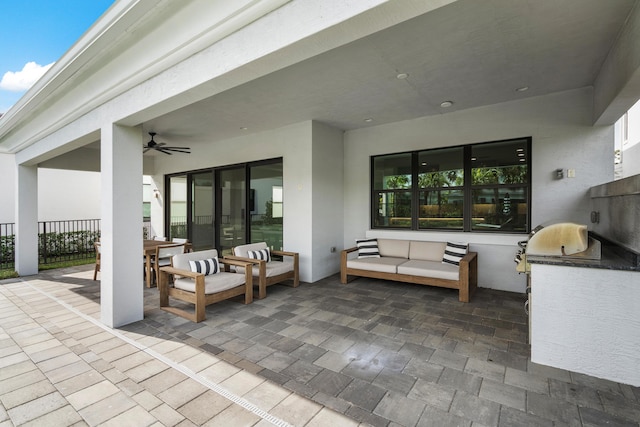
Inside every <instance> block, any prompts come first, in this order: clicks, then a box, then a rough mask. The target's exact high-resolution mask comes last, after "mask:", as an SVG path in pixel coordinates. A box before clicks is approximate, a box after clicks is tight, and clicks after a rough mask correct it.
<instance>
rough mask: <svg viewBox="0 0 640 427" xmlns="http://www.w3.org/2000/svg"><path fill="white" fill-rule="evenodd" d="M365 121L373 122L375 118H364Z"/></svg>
mask: <svg viewBox="0 0 640 427" xmlns="http://www.w3.org/2000/svg"><path fill="white" fill-rule="evenodd" d="M364 121H365V122H367V123H371V122H372V121H373V119H372V118H371V117H369V118H366V119H364Z"/></svg>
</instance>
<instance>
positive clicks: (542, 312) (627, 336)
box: [527, 242, 640, 387]
mask: <svg viewBox="0 0 640 427" xmlns="http://www.w3.org/2000/svg"><path fill="white" fill-rule="evenodd" d="M601 249H602V251H601V255H602V256H601V259H600V260H587V259H578V260H576V259H567V258H561V257H544V256H541V257H538V256H535V257H534V256H528V257H527V261H528V262H529V264H530V267H531V272H530V280H531V294H530V300H529V312H530V319H529V321H530V327H531V337H530V343H531V361H532V362H535V363H540V364H542V365H547V366H553V367H556V368H560V369H567V370H570V371H574V372H580V373H583V374H587V375H592V376H595V377H598V378H604V379H608V380H612V381H618V382H621V383H624V384H630V385H633V386H636V387H638V386H640V370H638V368H637V367H638V366H639V365H640V352H638V348H640V332H638V331H640V317H639V316H638V315H637V309H638V307H640V266H639V265H638V253H636V252H634V251H629V250H626V249H624V248H622V247H620V246H617V245H609V244H604V242H603V244H602V247H601Z"/></svg>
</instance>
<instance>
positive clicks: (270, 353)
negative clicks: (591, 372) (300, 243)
mask: <svg viewBox="0 0 640 427" xmlns="http://www.w3.org/2000/svg"><path fill="white" fill-rule="evenodd" d="M91 276H92V270H91V269H90V268H88V267H75V268H70V269H65V270H52V271H50V272H48V273H46V274H40V275H38V276H33V277H30V278H27V279H12V280H8V281H4V282H3V283H2V286H0V305H1V306H2V315H1V316H2V328H3V331H2V334H3V335H2V338H3V339H2V345H3V355H4V356H3V357H1V358H0V363H1V364H2V370H1V371H0V372H1V373H2V378H1V379H2V382H3V384H4V385H5V387H3V391H2V393H1V394H0V402H2V404H3V406H4V411H3V412H2V413H3V414H5V415H4V419H9V418H10V419H11V420H12V421H13V422H14V423H16V424H18V422H16V421H24V422H26V421H34V420H35V421H36V422H37V421H42V422H44V421H45V420H65V422H68V423H69V422H71V421H73V422H75V421H81V420H84V421H85V422H88V423H89V424H100V423H103V422H104V423H112V424H113V423H117V422H118V420H126V419H131V418H130V417H135V419H136V420H139V421H140V422H143V421H144V423H146V424H152V423H153V422H154V421H159V422H161V423H163V424H165V425H173V424H178V423H180V422H181V421H182V422H184V421H190V422H192V423H194V424H196V425H201V424H206V423H207V422H208V423H211V424H215V425H220V424H219V423H223V424H226V425H254V424H256V423H257V425H267V424H274V425H296V426H303V425H309V426H320V425H341V426H342V425H344V426H348V425H357V424H358V423H364V424H367V425H375V426H387V425H402V426H443V425H464V426H470V425H471V424H472V423H474V424H476V423H477V424H481V425H487V426H513V425H528V426H538V425H539V426H551V425H557V424H561V425H565V424H566V425H583V426H592V425H605V424H606V425H638V424H637V420H638V419H639V418H640V401H639V400H640V390H639V389H638V388H636V387H631V386H628V385H623V384H618V383H615V382H611V381H605V380H600V379H597V378H594V377H590V376H587V375H583V374H578V373H575V372H569V371H565V370H560V369H554V368H549V367H545V366H542V365H538V364H535V363H532V362H531V360H530V358H529V348H528V345H527V343H526V337H527V323H526V317H525V315H524V314H523V313H522V309H521V304H522V297H520V296H518V295H516V294H513V293H509V292H502V291H496V290H490V289H480V290H478V293H477V295H476V298H475V299H474V300H473V301H472V302H471V303H469V304H463V303H459V302H458V301H457V297H456V295H454V294H455V292H453V291H450V290H444V289H435V288H424V287H421V286H414V285H409V284H402V283H390V282H383V281H377V280H373V279H372V280H367V279H358V280H356V281H353V282H351V283H350V284H348V285H341V284H340V283H339V278H338V277H337V276H331V277H328V278H326V279H323V280H322V281H320V282H318V283H315V284H313V285H309V284H302V285H301V286H300V287H298V288H295V289H292V288H290V287H287V286H274V287H272V288H270V289H272V292H271V294H270V296H269V297H268V298H266V299H264V300H260V301H256V302H254V303H253V304H250V305H243V304H241V303H238V302H234V301H228V302H223V303H218V304H215V305H213V306H209V307H208V308H207V320H205V321H204V322H202V323H199V324H196V323H192V322H189V321H186V320H184V319H182V318H179V317H176V316H173V315H171V314H169V313H166V312H163V311H161V310H160V309H159V307H158V292H157V289H154V288H152V289H147V288H144V293H145V296H144V301H145V311H144V320H141V321H139V322H135V323H132V324H130V325H127V326H125V327H123V328H119V329H111V328H106V327H104V326H103V325H102V324H101V323H100V322H99V317H100V289H99V285H98V284H97V283H96V282H94V281H93V280H91ZM139 286H140V287H141V288H143V283H142V282H141V283H139ZM34 408H35V409H34ZM42 408H45V409H42ZM2 416H3V415H2V414H1V413H0V418H1V417H2ZM40 417H43V418H40ZM230 420H233V422H231V421H230ZM0 421H2V419H0ZM60 422H62V421H60Z"/></svg>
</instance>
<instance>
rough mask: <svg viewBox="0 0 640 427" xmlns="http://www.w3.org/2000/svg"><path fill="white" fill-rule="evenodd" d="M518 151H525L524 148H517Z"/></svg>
mask: <svg viewBox="0 0 640 427" xmlns="http://www.w3.org/2000/svg"><path fill="white" fill-rule="evenodd" d="M516 151H524V148H516Z"/></svg>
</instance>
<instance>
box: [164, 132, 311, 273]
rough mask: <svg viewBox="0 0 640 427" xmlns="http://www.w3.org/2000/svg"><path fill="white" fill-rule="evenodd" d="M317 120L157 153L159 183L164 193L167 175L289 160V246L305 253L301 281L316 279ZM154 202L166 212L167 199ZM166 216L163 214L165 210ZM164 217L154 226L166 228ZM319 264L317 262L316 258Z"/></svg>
mask: <svg viewBox="0 0 640 427" xmlns="http://www.w3.org/2000/svg"><path fill="white" fill-rule="evenodd" d="M312 125H313V124H312V122H310V121H308V122H303V123H298V124H295V125H291V126H286V127H283V128H280V129H275V130H272V131H268V132H262V133H257V134H251V135H247V136H244V137H240V138H234V139H231V140H226V141H210V140H207V137H206V136H204V137H203V140H201V141H194V140H191V141H192V143H191V147H192V150H191V152H192V153H191V154H190V155H182V156H177V155H174V156H171V158H168V157H169V156H166V157H159V156H158V157H156V159H155V166H156V174H155V175H154V176H153V182H154V183H155V184H156V185H157V186H158V189H159V190H160V191H161V193H162V195H163V196H164V194H165V191H164V186H161V185H160V184H161V183H162V182H163V176H164V175H165V174H171V173H176V172H186V171H193V170H197V169H204V168H211V167H217V166H227V165H233V164H237V163H245V162H251V161H257V160H265V159H272V158H277V157H282V158H283V192H284V195H283V198H284V224H283V226H284V235H283V246H284V250H288V251H295V252H299V253H300V280H302V281H304V282H313V281H315V280H318V279H319V277H318V278H316V277H314V274H313V266H312V259H313V258H312V255H313V227H312V220H313V209H312V206H313V199H312V188H313V187H312V181H313V175H312V174H313V163H312ZM156 200H158V204H157V205H155V204H152V214H154V213H157V212H160V213H161V212H162V206H161V205H160V204H161V203H162V202H163V198H159V199H156ZM160 215H161V214H160ZM162 220H163V219H162V217H160V218H158V217H157V216H156V217H155V218H154V219H153V227H154V229H156V230H163V222H162ZM313 262H314V263H315V262H316V261H315V260H314V261H313Z"/></svg>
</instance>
